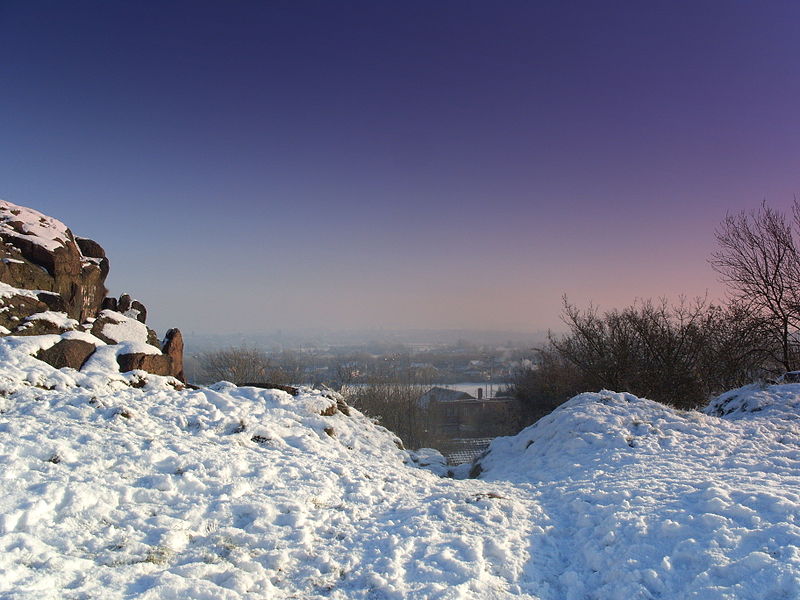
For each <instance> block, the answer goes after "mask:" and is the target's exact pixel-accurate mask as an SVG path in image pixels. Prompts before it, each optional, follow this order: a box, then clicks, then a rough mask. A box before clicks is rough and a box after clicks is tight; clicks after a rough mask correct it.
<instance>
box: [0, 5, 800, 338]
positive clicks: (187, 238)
mask: <svg viewBox="0 0 800 600" xmlns="http://www.w3.org/2000/svg"><path fill="white" fill-rule="evenodd" d="M798 24H800V5H798V4H796V3H790V2H785V3H783V2H767V3H745V2H653V3H639V2H607V3H606V2H604V3H594V2H563V3H562V2H558V3H555V2H554V3H534V2H513V1H511V2H503V3H490V2H402V3H389V2H303V1H299V2H269V3H264V2H257V3H256V2H253V3H249V2H237V3H226V2H216V3H212V2H159V3H138V2H99V1H97V2H82V1H78V2H71V3H63V2H35V3H34V2H14V1H6V2H4V3H2V4H0V56H2V57H3V58H2V60H1V61H0V80H1V81H2V82H3V85H2V92H1V93H0V197H2V198H4V199H6V200H9V201H12V202H16V203H18V204H24V205H28V206H32V207H34V208H37V209H38V210H41V211H43V212H45V213H48V214H51V215H53V216H56V217H58V218H60V219H61V220H63V221H65V222H66V223H67V224H69V225H70V226H71V227H72V228H73V230H74V231H75V232H76V233H77V234H79V235H86V236H88V237H93V238H95V239H96V240H98V241H99V242H100V243H101V244H102V245H103V246H104V247H105V248H106V250H107V252H108V254H109V256H110V259H111V265H112V270H111V276H110V278H109V287H110V288H111V291H112V293H114V294H119V293H121V292H123V291H129V292H131V293H132V294H133V295H135V296H137V297H139V298H141V299H142V300H143V301H145V303H146V304H148V306H150V314H151V321H152V322H153V324H155V325H156V326H158V327H160V328H164V327H166V326H173V325H176V326H180V327H182V328H184V329H187V330H194V331H198V332H231V331H242V330H262V331H269V330H271V329H276V328H283V329H293V328H299V327H327V328H331V329H350V328H378V327H383V328H471V329H515V330H537V329H543V328H548V327H557V326H558V313H559V307H560V298H561V295H562V294H563V293H567V294H568V295H569V296H570V298H571V299H572V300H573V301H574V302H576V303H578V304H588V302H589V301H593V302H594V303H595V304H598V305H600V306H601V307H607V308H610V307H613V306H622V305H624V304H628V303H630V302H632V301H633V300H634V299H636V298H643V297H653V296H664V295H665V296H669V297H676V296H677V295H679V294H687V295H689V296H696V295H703V294H705V293H706V292H708V293H709V294H710V295H711V296H712V297H716V296H719V295H720V293H721V289H720V287H719V285H718V283H717V280H716V276H715V275H714V273H713V272H712V271H711V269H710V268H709V266H708V264H707V258H708V255H709V253H710V252H711V251H712V250H713V249H714V238H713V231H714V228H715V227H716V225H717V224H718V223H719V222H720V221H721V220H722V218H724V216H725V213H726V212H728V211H738V210H741V209H746V208H752V207H755V206H757V205H758V203H759V202H760V201H761V200H762V199H764V198H766V199H767V200H768V201H769V202H770V203H771V204H772V205H774V206H777V207H786V206H788V205H789V204H790V203H791V201H792V198H793V196H794V194H795V193H796V192H797V191H798V189H800V186H799V185H798V183H799V182H798V178H800V169H798V167H799V166H800V164H798V159H800V135H798V134H800V131H798V130H800V116H798V114H797V111H796V99H797V98H798V97H800V94H799V93H798V92H800V89H798V88H800V55H798V53H797V51H796V47H795V41H794V40H795V31H796V29H797V25H798ZM230 306H233V307H235V310H233V311H231V309H230V308H226V307H230ZM225 313H228V314H226V316H225V317H224V318H223V317H222V315H223V314H225Z"/></svg>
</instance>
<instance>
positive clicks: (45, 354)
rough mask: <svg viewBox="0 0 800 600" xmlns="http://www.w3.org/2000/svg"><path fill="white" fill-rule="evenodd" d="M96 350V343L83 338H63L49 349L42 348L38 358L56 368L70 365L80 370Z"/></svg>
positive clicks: (37, 355)
mask: <svg viewBox="0 0 800 600" xmlns="http://www.w3.org/2000/svg"><path fill="white" fill-rule="evenodd" d="M93 352H94V344H90V343H89V342H84V341H83V340H61V341H60V342H58V343H57V344H56V345H54V346H51V347H50V348H48V349H47V350H40V351H39V353H38V354H36V358H38V359H39V360H43V361H44V362H46V363H47V364H49V365H52V366H54V367H55V368H56V369H62V368H64V367H70V368H72V369H75V370H76V371H77V370H80V368H81V367H82V366H83V364H84V363H85V362H86V361H87V359H88V358H89V357H90V356H91V355H92V353H93Z"/></svg>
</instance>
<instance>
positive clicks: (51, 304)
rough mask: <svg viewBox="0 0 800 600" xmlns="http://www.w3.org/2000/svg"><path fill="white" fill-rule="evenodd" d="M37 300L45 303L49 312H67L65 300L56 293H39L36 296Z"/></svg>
mask: <svg viewBox="0 0 800 600" xmlns="http://www.w3.org/2000/svg"><path fill="white" fill-rule="evenodd" d="M36 298H38V300H39V301H40V302H44V303H45V304H46V305H47V308H48V309H49V310H52V311H55V312H63V313H65V312H67V304H66V302H64V298H62V297H61V296H60V295H58V294H56V293H54V292H39V293H38V294H36Z"/></svg>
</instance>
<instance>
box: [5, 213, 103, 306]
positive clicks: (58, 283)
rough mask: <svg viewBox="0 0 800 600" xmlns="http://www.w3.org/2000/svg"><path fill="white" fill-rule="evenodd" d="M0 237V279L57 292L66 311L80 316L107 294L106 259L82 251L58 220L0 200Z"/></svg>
mask: <svg viewBox="0 0 800 600" xmlns="http://www.w3.org/2000/svg"><path fill="white" fill-rule="evenodd" d="M88 241H91V240H88ZM0 242H2V246H0V248H1V249H2V253H3V256H2V262H0V281H3V282H5V283H8V284H9V285H11V286H13V287H16V288H21V289H28V290H44V291H48V292H54V293H56V294H59V295H61V297H62V298H63V301H64V305H65V308H66V312H67V314H68V315H69V316H70V317H71V318H73V319H78V320H79V321H83V320H85V319H87V318H90V317H93V316H94V315H95V314H96V313H97V311H98V310H99V309H100V305H101V303H102V302H103V298H104V297H105V295H106V288H105V278H106V275H107V274H108V259H106V258H105V253H103V257H102V258H98V257H91V256H84V254H83V253H82V252H81V249H80V248H79V246H78V243H77V242H76V240H75V237H74V236H73V235H72V232H71V231H70V230H69V229H68V228H67V226H66V225H64V224H63V223H62V222H61V221H58V220H56V219H53V218H52V217H48V216H46V215H43V214H42V213H40V212H38V211H36V210H33V209H30V208H25V207H22V206H17V205H16V204H12V203H10V202H6V201H4V200H0ZM94 244H95V245H96V246H97V247H98V248H99V245H97V244H96V242H94ZM87 247H88V245H87ZM100 250H102V249H100ZM92 252H93V253H94V254H98V253H99V251H97V250H96V249H93V250H92Z"/></svg>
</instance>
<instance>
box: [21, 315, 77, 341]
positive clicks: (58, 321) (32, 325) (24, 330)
mask: <svg viewBox="0 0 800 600" xmlns="http://www.w3.org/2000/svg"><path fill="white" fill-rule="evenodd" d="M76 327H78V322H77V321H76V320H74V319H69V318H68V317H67V315H66V313H63V312H61V313H59V312H52V311H46V312H41V313H34V314H32V315H30V316H29V317H27V318H26V319H25V322H23V323H22V324H20V325H18V326H17V328H16V329H14V330H13V331H12V332H11V333H12V334H13V335H51V334H56V335H61V334H62V333H65V332H67V331H74V330H75V328H76Z"/></svg>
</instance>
